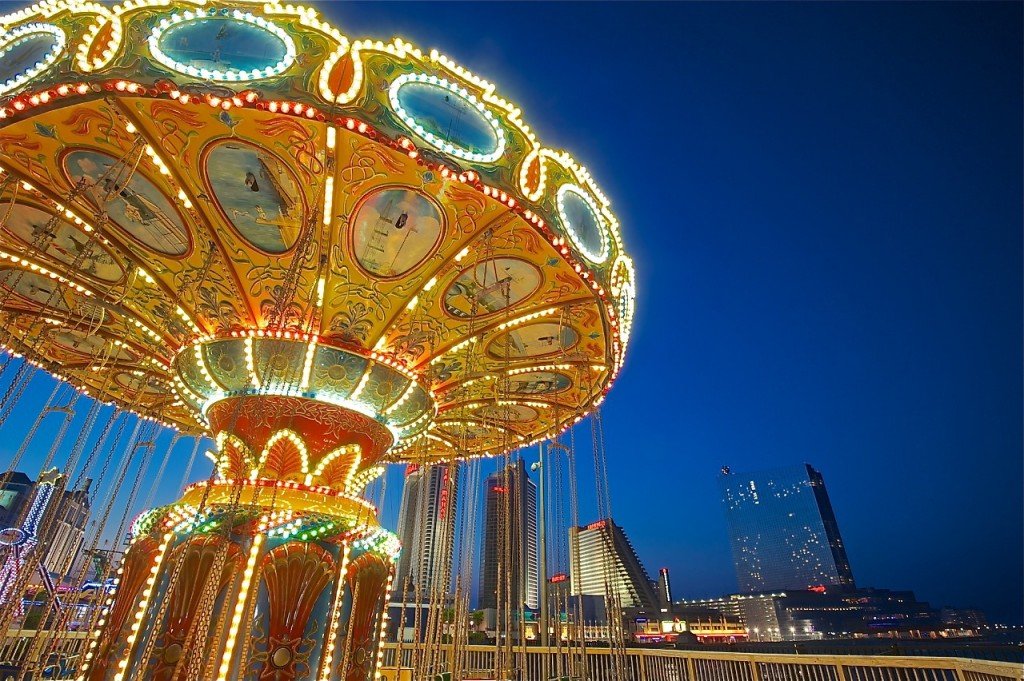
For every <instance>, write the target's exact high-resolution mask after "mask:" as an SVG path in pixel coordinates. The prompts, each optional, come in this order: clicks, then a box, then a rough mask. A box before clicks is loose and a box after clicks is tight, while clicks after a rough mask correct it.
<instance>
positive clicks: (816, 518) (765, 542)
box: [719, 464, 854, 593]
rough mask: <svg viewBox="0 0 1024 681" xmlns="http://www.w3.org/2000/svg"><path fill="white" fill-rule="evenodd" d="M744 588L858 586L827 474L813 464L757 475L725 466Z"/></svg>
mask: <svg viewBox="0 0 1024 681" xmlns="http://www.w3.org/2000/svg"><path fill="white" fill-rule="evenodd" d="M719 484H720V485H721V490H722V501H723V502H724V504H725V513H726V517H727V519H728V522H729V537H730V540H731V542H732V555H733V562H734V563H735V566H736V579H737V581H738V582H739V588H740V591H744V592H748V593H756V592H760V591H774V590H780V589H807V588H810V587H814V586H822V585H837V584H841V585H850V586H852V585H853V583H854V582H853V570H852V569H851V568H850V561H849V559H848V558H847V557H846V547H845V546H844V545H843V538H842V537H841V536H840V535H839V525H838V524H837V523H836V516H835V513H834V512H833V511H832V503H831V502H830V501H829V499H828V492H827V491H826V490H825V481H824V480H823V479H822V477H821V473H819V472H818V471H816V470H815V469H814V468H812V467H811V466H809V465H807V464H803V465H800V466H793V467H789V468H779V469H775V470H767V471H758V472H754V473H733V472H732V471H730V470H729V469H728V468H723V469H722V475H721V476H719Z"/></svg>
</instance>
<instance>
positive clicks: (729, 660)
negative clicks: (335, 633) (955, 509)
mask: <svg viewBox="0 0 1024 681" xmlns="http://www.w3.org/2000/svg"><path fill="white" fill-rule="evenodd" d="M42 633H43V635H49V632H45V631H44V632H42ZM36 634H37V632H36V631H28V630H25V631H18V630H11V631H9V632H8V635H7V637H6V639H5V640H4V641H3V642H2V644H0V670H2V669H3V667H4V665H10V664H14V665H18V664H20V663H21V662H22V661H23V660H24V655H25V653H26V651H27V647H28V644H29V642H30V641H31V639H32V637H34V636H35V635H36ZM85 638H86V635H85V632H77V631H76V632H65V633H64V634H62V635H61V640H60V642H59V645H58V646H57V648H58V649H57V651H55V654H54V655H52V656H51V659H50V660H47V662H46V665H45V666H52V667H55V668H56V669H60V670H61V672H71V671H72V670H73V669H74V668H75V667H76V666H77V665H76V662H77V659H78V657H79V655H80V654H81V653H82V648H83V644H84V643H85ZM397 648H398V646H397V644H394V643H386V644H384V669H383V670H382V672H383V674H382V676H383V678H385V679H389V680H391V681H413V680H414V679H422V678H424V676H423V675H422V672H421V673H420V674H415V675H414V674H413V673H412V670H411V669H409V667H410V665H411V664H412V661H413V659H414V653H415V651H414V650H413V649H412V648H411V647H410V646H409V645H404V646H403V647H402V650H401V658H402V660H401V665H396V659H395V658H396V656H397V655H396V653H397V652H398V651H397ZM436 652H437V653H438V654H437V655H432V657H434V659H435V660H436V661H437V664H438V668H439V669H448V668H449V666H448V660H449V659H450V656H451V655H452V654H453V651H452V648H451V647H450V646H442V647H441V648H440V650H438V651H436ZM497 654H498V651H497V650H496V649H495V647H494V646H465V647H462V648H460V656H459V657H460V659H462V660H464V661H465V663H464V665H463V666H464V669H463V670H462V672H461V673H460V674H458V675H455V678H456V679H458V678H461V679H463V680H465V681H468V680H469V679H494V678H495V673H494V669H495V664H494V662H495V656H496V655H497ZM570 654H571V655H572V656H573V660H570ZM504 657H505V658H506V659H507V660H508V661H509V664H510V666H512V667H514V668H515V669H516V672H515V673H514V674H505V675H502V676H504V677H505V678H507V679H516V680H519V681H546V680H547V679H552V678H560V677H562V678H564V677H573V678H581V679H582V678H585V679H587V680H588V681H1024V665H1021V664H1017V663H1010V662H989V661H986V660H973V659H967V658H962V657H923V656H914V657H896V656H887V655H770V654H763V653H720V652H700V651H688V650H687V651H684V650H664V649H654V648H627V649H625V650H623V651H619V652H616V651H613V650H611V649H609V648H596V647H594V648H591V647H588V648H587V649H586V652H585V654H584V655H581V653H580V650H579V649H578V648H576V649H573V651H572V652H571V653H570V652H569V651H567V649H565V648H543V647H540V646H527V647H526V648H525V649H523V648H514V649H513V650H512V651H511V653H510V652H509V651H504ZM399 666H400V667H402V669H398V668H397V667H399ZM56 669H54V671H56ZM584 670H585V673H584ZM52 673H53V672H51V674H52ZM63 676H64V674H63V673H57V674H53V676H50V677H48V678H54V677H56V678H63ZM427 678H433V677H427ZM0 679H3V676H2V674H0Z"/></svg>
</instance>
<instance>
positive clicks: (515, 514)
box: [478, 459, 540, 610]
mask: <svg viewBox="0 0 1024 681" xmlns="http://www.w3.org/2000/svg"><path fill="white" fill-rule="evenodd" d="M538 557H539V554H538V551H537V486H536V485H535V484H534V483H533V481H532V480H530V476H529V475H527V473H526V464H525V463H524V462H523V460H522V459H519V460H518V461H516V462H513V463H510V464H509V465H508V466H506V467H505V468H504V470H501V471H498V472H497V473H494V474H493V475H490V476H488V477H487V479H486V480H485V481H484V531H483V546H482V550H481V552H480V558H481V564H480V596H479V599H478V607H479V608H480V609H481V610H482V609H485V608H496V607H498V603H499V600H500V601H501V604H502V605H504V604H505V603H506V602H507V603H509V604H510V605H511V607H512V609H514V610H520V609H522V608H523V607H524V606H525V607H526V608H531V609H535V608H537V607H538V606H539V605H540V567H539V563H538ZM499 582H500V584H499ZM499 586H500V593H499ZM506 598H508V600H507V601H506Z"/></svg>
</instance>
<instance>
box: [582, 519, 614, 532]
mask: <svg viewBox="0 0 1024 681" xmlns="http://www.w3.org/2000/svg"><path fill="white" fill-rule="evenodd" d="M607 524H608V521H607V520H598V521H597V522H595V523H590V524H589V525H587V526H586V527H585V528H583V529H585V530H599V529H601V528H602V527H604V526H605V525H607Z"/></svg>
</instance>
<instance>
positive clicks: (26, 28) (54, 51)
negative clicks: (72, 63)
mask: <svg viewBox="0 0 1024 681" xmlns="http://www.w3.org/2000/svg"><path fill="white" fill-rule="evenodd" d="M42 34H49V35H51V36H53V38H54V42H53V46H52V47H51V48H50V51H49V52H47V53H46V55H45V56H44V57H43V58H42V59H41V60H40V61H37V62H36V63H35V64H33V65H32V66H30V67H28V68H27V69H25V70H24V71H22V72H21V73H18V74H15V75H14V76H13V77H12V78H10V79H8V80H7V81H6V82H4V83H0V95H5V94H7V93H8V92H12V91H13V90H17V89H18V88H19V87H21V86H22V85H24V84H25V83H27V82H28V81H30V80H32V79H33V78H35V77H36V76H38V75H39V74H41V73H43V72H44V71H46V70H47V69H48V68H50V66H51V65H52V64H53V62H55V61H57V58H58V57H59V56H60V55H61V54H62V53H63V52H64V47H65V46H66V45H67V42H68V39H67V36H65V35H64V31H62V30H61V29H59V28H57V27H56V26H53V25H51V24H41V23H31V24H25V25H23V26H18V27H17V28H15V29H13V30H11V31H9V32H8V33H6V34H5V35H2V36H0V40H4V43H3V46H2V47H0V61H3V60H4V58H5V56H6V55H7V54H8V53H9V52H10V51H11V50H13V49H14V48H15V47H17V46H18V45H19V44H21V43H23V42H25V41H26V40H29V39H30V38H31V37H32V36H35V35H42Z"/></svg>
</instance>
